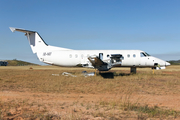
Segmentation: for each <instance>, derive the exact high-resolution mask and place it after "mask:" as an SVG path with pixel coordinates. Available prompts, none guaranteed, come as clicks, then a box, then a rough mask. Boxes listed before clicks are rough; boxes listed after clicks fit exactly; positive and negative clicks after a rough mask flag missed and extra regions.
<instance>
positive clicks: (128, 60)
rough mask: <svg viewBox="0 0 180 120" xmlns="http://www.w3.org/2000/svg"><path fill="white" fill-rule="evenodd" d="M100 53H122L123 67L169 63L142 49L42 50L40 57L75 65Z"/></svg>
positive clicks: (46, 60) (55, 62)
mask: <svg viewBox="0 0 180 120" xmlns="http://www.w3.org/2000/svg"><path fill="white" fill-rule="evenodd" d="M99 53H103V59H102V60H108V59H109V57H108V55H110V54H121V55H122V56H123V57H124V58H123V59H122V64H121V65H120V66H121V67H154V64H155V63H158V64H159V65H160V66H161V67H163V66H168V65H169V63H168V62H166V61H164V60H161V59H158V58H156V57H153V56H141V53H145V52H144V51H141V50H57V51H50V52H42V53H41V56H40V55H39V57H40V58H42V59H41V61H42V62H45V63H48V64H53V65H58V66H69V67H74V66H77V65H78V64H87V63H89V60H88V57H89V56H92V55H96V56H99ZM120 66H119V67H120Z"/></svg>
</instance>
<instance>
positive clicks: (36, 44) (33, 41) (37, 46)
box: [10, 27, 48, 53]
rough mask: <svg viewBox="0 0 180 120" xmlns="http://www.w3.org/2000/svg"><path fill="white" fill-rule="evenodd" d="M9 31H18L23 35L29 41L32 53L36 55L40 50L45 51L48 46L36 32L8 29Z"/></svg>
mask: <svg viewBox="0 0 180 120" xmlns="http://www.w3.org/2000/svg"><path fill="white" fill-rule="evenodd" d="M10 29H11V31H12V32H14V31H19V32H24V33H25V35H26V36H27V38H28V40H29V44H30V46H31V49H32V51H33V53H37V52H40V51H42V50H45V49H46V48H47V46H48V45H47V44H46V43H45V42H44V40H43V39H42V38H41V36H40V35H39V34H38V33H37V32H36V31H29V30H24V29H19V28H12V27H10Z"/></svg>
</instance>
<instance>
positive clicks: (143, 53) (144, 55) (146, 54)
mask: <svg viewBox="0 0 180 120" xmlns="http://www.w3.org/2000/svg"><path fill="white" fill-rule="evenodd" d="M140 54H141V57H147V56H150V55H149V54H148V53H146V52H141V53H140Z"/></svg>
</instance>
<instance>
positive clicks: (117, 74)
mask: <svg viewBox="0 0 180 120" xmlns="http://www.w3.org/2000/svg"><path fill="white" fill-rule="evenodd" d="M99 75H101V76H102V77H103V78H108V79H114V77H115V76H129V75H131V74H130V73H116V72H105V73H99Z"/></svg>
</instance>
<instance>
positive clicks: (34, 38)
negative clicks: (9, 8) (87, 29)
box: [10, 27, 70, 61]
mask: <svg viewBox="0 0 180 120" xmlns="http://www.w3.org/2000/svg"><path fill="white" fill-rule="evenodd" d="M10 30H11V31H12V32H15V31H19V32H24V33H25V35H26V36H27V39H28V41H29V44H30V46H31V49H32V51H33V53H35V54H37V56H38V58H39V60H40V61H42V59H40V58H41V55H42V53H45V52H50V51H54V50H70V49H67V48H61V47H55V46H50V45H48V44H46V43H45V41H44V40H43V39H42V37H41V36H40V35H39V34H38V32H36V31H30V30H24V29H20V28H13V27H10Z"/></svg>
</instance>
